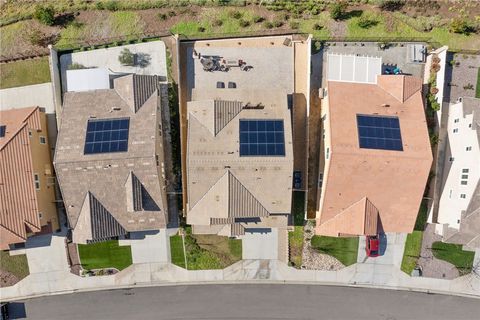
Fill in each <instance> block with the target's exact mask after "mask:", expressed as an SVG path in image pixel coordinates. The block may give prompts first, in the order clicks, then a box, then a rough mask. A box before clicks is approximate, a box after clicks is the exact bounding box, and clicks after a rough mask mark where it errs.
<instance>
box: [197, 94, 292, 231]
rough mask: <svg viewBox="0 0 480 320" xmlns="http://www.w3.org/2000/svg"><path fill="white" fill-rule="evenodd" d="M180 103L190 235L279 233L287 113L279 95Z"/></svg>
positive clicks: (286, 179)
mask: <svg viewBox="0 0 480 320" xmlns="http://www.w3.org/2000/svg"><path fill="white" fill-rule="evenodd" d="M216 95H217V97H218V99H211V100H197V101H190V102H188V104H187V112H188V136H187V144H188V145H187V181H188V184H187V190H188V203H187V223H189V224H191V225H192V231H193V233H196V234H218V235H223V236H230V237H235V236H242V235H244V234H245V231H246V230H249V229H250V230H253V229H257V230H262V229H268V228H273V227H276V228H283V229H284V230H285V229H286V228H287V223H288V216H289V214H290V211H291V201H292V174H293V148H292V128H291V117H290V110H289V109H288V105H287V95H286V94H285V92H283V91H279V92H276V91H269V92H268V93H267V92H264V91H262V90H242V89H231V90H228V89H223V91H221V90H219V91H218V93H216Z"/></svg>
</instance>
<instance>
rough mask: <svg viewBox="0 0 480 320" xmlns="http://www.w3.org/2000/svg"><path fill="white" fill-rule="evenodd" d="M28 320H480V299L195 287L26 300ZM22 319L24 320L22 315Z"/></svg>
mask: <svg viewBox="0 0 480 320" xmlns="http://www.w3.org/2000/svg"><path fill="white" fill-rule="evenodd" d="M23 303H25V304H24V305H23V304H22V303H19V304H17V305H15V308H17V311H20V313H21V312H22V310H21V309H22V307H24V310H23V311H24V313H25V315H26V316H27V319H49V320H52V319H62V320H64V319H69V320H74V319H82V320H84V319H100V320H104V319H142V320H143V319H162V320H163V319H168V320H173V319H174V320H179V319H182V320H183V319H189V320H190V319H195V320H207V319H208V320H218V319H229V320H244V319H249V320H253V319H255V320H256V319H261V320H264V319H267V320H285V319H302V320H304V319H341V320H345V319H356V320H360V319H368V320H373V319H383V320H387V319H388V320H398V319H422V320H426V319H434V320H440V319H448V320H462V319H475V320H477V319H479V315H480V300H477V299H468V298H461V297H453V296H443V295H435V294H424V293H414V292H403V291H391V290H377V289H364V288H344V287H330V286H317V285H282V284H245V285H238V284H237V285H193V286H175V287H171V286H166V287H150V288H137V289H127V290H111V291H97V292H89V293H77V294H69V295H59V296H50V297H45V298H37V299H31V300H26V301H24V302H23ZM16 318H17V319H20V318H19V317H16Z"/></svg>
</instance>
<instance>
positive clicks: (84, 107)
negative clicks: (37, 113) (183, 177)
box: [54, 74, 168, 243]
mask: <svg viewBox="0 0 480 320" xmlns="http://www.w3.org/2000/svg"><path fill="white" fill-rule="evenodd" d="M83 76H85V75H84V74H82V77H83ZM111 82H112V83H113V88H108V89H105V88H103V84H102V83H100V85H101V86H102V87H100V88H96V87H95V86H93V87H92V86H90V87H88V88H84V87H83V88H80V89H81V90H78V91H72V90H71V91H69V92H66V93H65V94H64V103H63V111H62V114H61V126H60V130H59V135H58V140H57V148H56V152H55V161H54V165H55V169H56V171H57V173H58V181H59V185H60V190H61V193H62V196H63V200H64V204H65V210H66V213H67V217H68V221H69V224H70V227H71V229H72V239H73V242H75V243H89V242H92V241H102V240H107V239H112V238H118V237H124V236H127V235H128V234H129V233H131V232H143V231H151V230H159V229H161V228H165V227H166V225H167V223H168V209H167V200H166V192H165V176H164V160H163V158H164V155H163V134H162V128H163V126H162V119H163V118H162V117H163V116H162V110H163V109H164V108H168V96H167V88H166V85H165V84H162V83H160V81H159V79H158V77H157V76H147V75H136V74H130V75H125V76H120V77H117V78H114V79H111Z"/></svg>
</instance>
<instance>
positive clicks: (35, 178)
mask: <svg viewBox="0 0 480 320" xmlns="http://www.w3.org/2000/svg"><path fill="white" fill-rule="evenodd" d="M33 180H34V181H35V189H36V190H40V177H39V176H38V173H34V174H33Z"/></svg>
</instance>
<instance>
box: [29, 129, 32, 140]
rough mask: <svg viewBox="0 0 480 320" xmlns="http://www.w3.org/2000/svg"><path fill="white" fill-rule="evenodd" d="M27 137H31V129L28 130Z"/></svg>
mask: <svg viewBox="0 0 480 320" xmlns="http://www.w3.org/2000/svg"><path fill="white" fill-rule="evenodd" d="M28 137H29V138H31V137H32V131H30V130H28Z"/></svg>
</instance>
